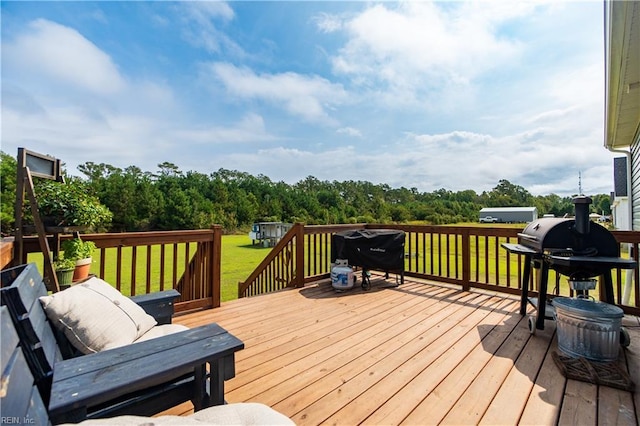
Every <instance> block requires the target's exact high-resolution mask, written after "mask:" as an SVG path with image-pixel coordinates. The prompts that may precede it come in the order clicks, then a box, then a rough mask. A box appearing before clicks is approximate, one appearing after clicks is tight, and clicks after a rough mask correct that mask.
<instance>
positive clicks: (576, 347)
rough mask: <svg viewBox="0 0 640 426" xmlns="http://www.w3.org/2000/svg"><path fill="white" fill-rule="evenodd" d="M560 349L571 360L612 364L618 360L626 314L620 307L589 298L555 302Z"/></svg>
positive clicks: (566, 299)
mask: <svg viewBox="0 0 640 426" xmlns="http://www.w3.org/2000/svg"><path fill="white" fill-rule="evenodd" d="M553 306H554V307H555V317H556V322H557V332H558V348H559V349H560V351H561V352H563V353H565V354H566V355H569V356H571V357H584V358H586V359H589V360H591V361H597V362H612V361H615V360H617V359H618V351H619V349H620V328H621V322H622V317H623V316H624V312H623V311H622V309H621V308H619V307H618V306H614V305H610V304H608V303H603V302H595V301H591V300H588V299H580V298H576V299H574V298H569V297H556V298H554V299H553Z"/></svg>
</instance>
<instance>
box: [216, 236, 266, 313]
mask: <svg viewBox="0 0 640 426" xmlns="http://www.w3.org/2000/svg"><path fill="white" fill-rule="evenodd" d="M270 251H271V247H266V248H265V247H262V246H261V245H258V244H256V245H254V246H252V245H251V240H250V239H249V236H248V235H224V236H223V237H222V264H221V265H220V269H221V271H220V273H221V278H220V279H221V281H222V284H221V285H222V289H221V293H222V294H221V297H222V301H223V302H225V301H227V300H233V299H237V298H238V282H239V281H244V280H246V279H247V278H248V277H249V274H250V273H251V272H253V270H254V269H255V268H256V266H258V265H259V264H260V262H262V259H264V258H265V257H266V256H267V254H268V253H269V252H270Z"/></svg>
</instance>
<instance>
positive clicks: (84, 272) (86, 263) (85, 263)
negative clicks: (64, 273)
mask: <svg viewBox="0 0 640 426" xmlns="http://www.w3.org/2000/svg"><path fill="white" fill-rule="evenodd" d="M90 269H91V258H90V257H87V258H86V259H80V260H78V261H77V262H76V268H75V269H74V270H73V282H77V281H81V280H84V279H85V278H87V277H88V276H89V270H90Z"/></svg>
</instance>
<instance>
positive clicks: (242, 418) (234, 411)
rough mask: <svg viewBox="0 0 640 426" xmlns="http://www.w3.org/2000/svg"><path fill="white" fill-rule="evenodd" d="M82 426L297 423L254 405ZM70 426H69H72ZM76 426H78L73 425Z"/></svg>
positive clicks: (124, 418)
mask: <svg viewBox="0 0 640 426" xmlns="http://www.w3.org/2000/svg"><path fill="white" fill-rule="evenodd" d="M79 425H82V426H91V425H118V426H143V425H144V426H154V425H156V426H164V425H185V426H186V425H210V426H213V425H225V426H228V425H247V426H249V425H255V426H257V425H273V426H276V425H287V426H295V423H294V422H293V421H292V420H291V419H289V418H288V417H287V416H285V415H283V414H280V413H279V412H277V411H276V410H274V409H273V408H271V407H269V406H267V405H264V404H258V403H255V402H245V403H236V404H227V405H216V406H214V407H209V408H205V409H204V410H200V411H197V412H195V413H193V414H191V415H189V416H184V417H181V416H159V417H142V416H119V417H112V418H109V419H93V420H85V421H83V422H81V423H79ZM69 426H70V425H69ZM74 426H75V425H74Z"/></svg>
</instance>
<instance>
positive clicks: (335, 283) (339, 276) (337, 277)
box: [331, 260, 355, 290]
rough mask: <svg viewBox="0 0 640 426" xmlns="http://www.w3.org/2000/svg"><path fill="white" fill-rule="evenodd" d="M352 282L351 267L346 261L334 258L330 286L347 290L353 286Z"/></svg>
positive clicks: (353, 281) (353, 276)
mask: <svg viewBox="0 0 640 426" xmlns="http://www.w3.org/2000/svg"><path fill="white" fill-rule="evenodd" d="M354 283H355V275H354V274H353V268H351V266H348V265H347V264H346V262H340V261H339V260H336V264H335V266H333V267H332V268H331V286H332V287H333V288H334V289H336V290H349V289H351V288H353V284H354Z"/></svg>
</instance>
